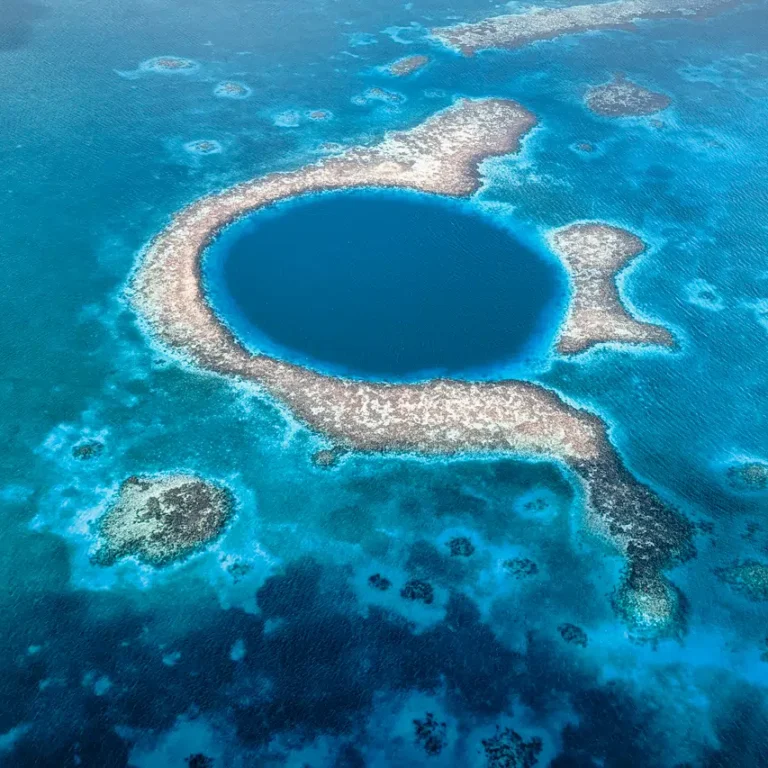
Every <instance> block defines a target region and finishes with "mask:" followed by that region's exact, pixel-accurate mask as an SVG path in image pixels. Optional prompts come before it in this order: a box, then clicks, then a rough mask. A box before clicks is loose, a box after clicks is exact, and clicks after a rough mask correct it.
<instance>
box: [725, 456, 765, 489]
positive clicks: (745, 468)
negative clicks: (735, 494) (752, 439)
mask: <svg viewBox="0 0 768 768" xmlns="http://www.w3.org/2000/svg"><path fill="white" fill-rule="evenodd" d="M725 477H726V480H727V482H728V485H729V486H730V487H731V488H732V489H733V490H734V491H739V492H746V493H759V492H761V491H765V490H768V463H766V462H764V461H740V462H736V463H734V464H731V465H730V466H729V467H728V469H727V470H726V473H725Z"/></svg>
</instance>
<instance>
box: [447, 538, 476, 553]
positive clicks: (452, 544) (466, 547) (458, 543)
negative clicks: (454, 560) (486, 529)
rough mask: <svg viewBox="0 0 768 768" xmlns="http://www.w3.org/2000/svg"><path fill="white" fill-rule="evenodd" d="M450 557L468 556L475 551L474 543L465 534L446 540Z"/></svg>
mask: <svg viewBox="0 0 768 768" xmlns="http://www.w3.org/2000/svg"><path fill="white" fill-rule="evenodd" d="M446 546H447V547H448V550H449V552H450V553H451V557H470V556H471V555H473V554H474V553H475V545H474V544H473V543H472V542H471V541H470V540H469V539H468V538H467V537H466V536H457V537H456V538H454V539H451V540H450V541H449V542H447V544H446Z"/></svg>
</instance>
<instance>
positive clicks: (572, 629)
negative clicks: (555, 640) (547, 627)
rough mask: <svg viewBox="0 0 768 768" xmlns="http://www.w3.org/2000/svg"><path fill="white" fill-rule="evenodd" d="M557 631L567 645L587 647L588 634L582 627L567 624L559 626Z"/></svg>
mask: <svg viewBox="0 0 768 768" xmlns="http://www.w3.org/2000/svg"><path fill="white" fill-rule="evenodd" d="M557 631H558V632H559V633H560V637H562V638H563V640H565V642H566V643H570V644H571V645H578V646H579V647H580V648H586V647H587V642H588V640H587V633H586V632H585V631H584V630H583V629H582V628H581V627H577V626H576V625H575V624H570V623H569V622H565V623H564V624H560V626H558V628H557Z"/></svg>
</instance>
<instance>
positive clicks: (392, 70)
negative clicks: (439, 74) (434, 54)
mask: <svg viewBox="0 0 768 768" xmlns="http://www.w3.org/2000/svg"><path fill="white" fill-rule="evenodd" d="M427 64H429V56H424V54H419V53H417V54H414V55H412V56H403V57H402V58H401V59H397V60H396V61H393V62H391V63H390V64H387V65H385V66H384V67H382V69H383V70H384V71H385V72H386V73H387V74H389V75H393V76H394V77H404V76H405V75H410V74H413V73H414V72H418V70H420V69H423V68H424V67H426V66H427Z"/></svg>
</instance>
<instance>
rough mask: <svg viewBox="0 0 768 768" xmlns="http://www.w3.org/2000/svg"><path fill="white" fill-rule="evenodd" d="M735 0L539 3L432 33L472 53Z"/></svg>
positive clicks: (690, 12) (623, 26) (703, 10)
mask: <svg viewBox="0 0 768 768" xmlns="http://www.w3.org/2000/svg"><path fill="white" fill-rule="evenodd" d="M732 4H733V3H732V0H615V2H611V3H589V4H586V5H569V6H565V7H563V8H536V7H534V8H532V9H530V10H524V11H522V12H521V13H515V14H509V15H505V16H492V17H490V18H487V19H483V20H482V21H478V22H475V23H473V24H455V25H453V26H450V27H439V28H436V29H433V30H432V35H433V36H434V37H436V38H437V39H438V40H439V41H440V42H441V43H443V45H446V46H448V47H449V48H453V49H454V50H455V51H458V52H459V53H462V54H464V55H465V56H470V55H472V54H473V53H476V52H477V51H481V50H484V49H487V48H519V47H520V46H522V45H526V44H528V43H532V42H534V41H536V40H551V39H553V38H556V37H560V36H561V35H575V34H578V33H580V32H588V31H590V30H596V29H626V28H628V27H631V25H632V24H634V23H635V22H637V21H640V20H641V19H651V18H655V17H664V16H667V17H685V18H690V17H692V16H697V15H703V14H706V13H711V12H712V11H715V10H717V9H719V8H726V7H728V6H729V5H732Z"/></svg>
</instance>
